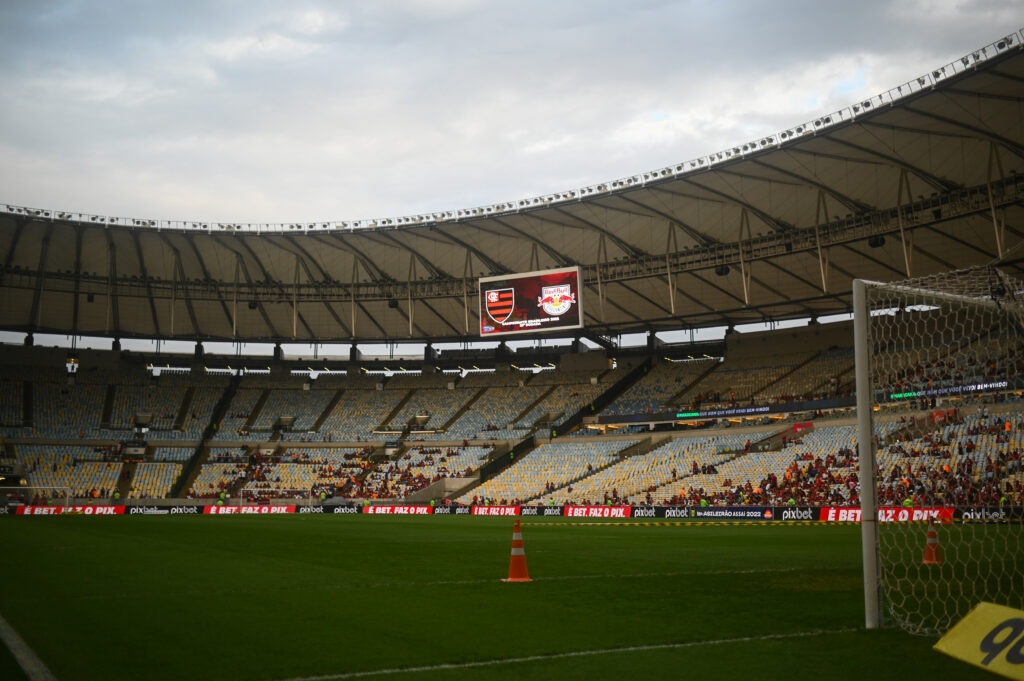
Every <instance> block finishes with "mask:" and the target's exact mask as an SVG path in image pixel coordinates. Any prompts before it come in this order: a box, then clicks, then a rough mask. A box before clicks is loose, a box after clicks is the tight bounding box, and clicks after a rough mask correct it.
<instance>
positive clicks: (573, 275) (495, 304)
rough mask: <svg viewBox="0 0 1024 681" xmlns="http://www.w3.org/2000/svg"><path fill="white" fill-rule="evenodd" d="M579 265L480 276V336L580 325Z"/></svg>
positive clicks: (581, 323) (556, 329)
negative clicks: (541, 270)
mask: <svg viewBox="0 0 1024 681" xmlns="http://www.w3.org/2000/svg"><path fill="white" fill-rule="evenodd" d="M582 283H583V277H582V275H581V273H580V268H579V267H562V268H559V269H557V270H544V271H543V272H524V273H523V274H505V275H501V276H499V277H481V278H480V335H481V336H507V335H509V334H515V333H536V332H538V331H561V330H564V329H579V328H582V327H583V301H582V299H581V297H580V293H581V288H582V286H581V284H582Z"/></svg>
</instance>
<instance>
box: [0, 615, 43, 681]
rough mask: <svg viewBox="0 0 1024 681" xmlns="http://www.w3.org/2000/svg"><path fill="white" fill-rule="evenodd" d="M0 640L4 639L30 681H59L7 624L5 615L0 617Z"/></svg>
mask: <svg viewBox="0 0 1024 681" xmlns="http://www.w3.org/2000/svg"><path fill="white" fill-rule="evenodd" d="M0 639H3V642H4V643H5V644H7V648H8V649H10V651H11V654H13V655H14V659H15V660H17V661H18V664H19V665H21V668H22V669H24V670H25V674H26V675H27V676H28V678H29V681H57V677H56V676H54V675H53V672H51V671H50V668H49V667H47V666H46V664H45V663H44V662H43V661H42V660H40V659H39V656H38V655H36V654H35V652H34V651H33V650H32V649H31V648H29V647H28V644H27V643H25V639H23V638H22V637H21V636H20V635H19V634H18V632H17V631H15V630H14V627H12V626H11V625H10V624H8V623H7V620H5V619H4V618H3V615H0Z"/></svg>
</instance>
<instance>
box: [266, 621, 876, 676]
mask: <svg viewBox="0 0 1024 681" xmlns="http://www.w3.org/2000/svg"><path fill="white" fill-rule="evenodd" d="M854 631H859V630H858V629H855V628H852V627H851V628H847V629H815V630H813V631H798V632H792V633H789V634H764V635H762V636H740V637H736V638H719V639H710V640H703V641H683V642H680V643H652V644H650V645H641V646H621V647H618V648H597V649H594V650H574V651H571V652H568V653H549V654H547V655H526V656H523V657H503V658H498V659H495V660H480V661H477V662H445V663H441V664H432V665H424V666H421V667H393V668H390V669H371V670H368V671H362V672H342V673H339V674H324V675H321V676H299V677H296V678H292V679H283V680H282V681H340V680H342V679H358V678H363V677H366V676H382V675H384V674H418V673H420V672H440V671H446V670H449V669H470V668H472V667H493V666H496V665H502V664H521V663H524V662H542V661H546V660H562V659H566V658H571V657H592V656H594V655H614V654H616V653H636V652H646V651H649V650H673V649H681V648H698V647H700V646H715V645H729V644H731V643H751V642H754V641H775V640H781V639H789V638H806V637H809V636H827V635H829V634H848V633H851V632H854Z"/></svg>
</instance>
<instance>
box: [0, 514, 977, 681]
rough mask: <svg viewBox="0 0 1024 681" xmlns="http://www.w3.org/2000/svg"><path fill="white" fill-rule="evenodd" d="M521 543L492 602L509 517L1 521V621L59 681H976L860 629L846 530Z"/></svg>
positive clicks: (625, 531)
mask: <svg viewBox="0 0 1024 681" xmlns="http://www.w3.org/2000/svg"><path fill="white" fill-rule="evenodd" d="M523 534H524V542H525V547H526V558H527V562H528V566H529V571H530V576H531V577H532V578H533V579H534V581H533V582H531V583H528V584H505V583H503V582H501V581H500V579H501V578H502V577H504V576H506V575H507V572H508V564H509V553H510V547H511V539H512V520H511V519H509V518H483V517H462V516H460V517H386V516H375V517H362V516H275V517H268V516H261V517H252V516H226V517H201V516H198V517H197V516H161V517H143V516H137V517H111V518H92V517H70V516H68V517H49V518H3V519H0V546H2V547H3V551H2V553H0V583H2V588H0V614H2V615H3V617H4V618H5V619H6V620H7V622H8V623H9V624H10V625H11V626H12V627H13V628H14V629H16V630H17V631H18V632H19V633H20V634H21V636H22V637H23V638H24V639H25V641H26V642H27V643H28V645H29V646H30V647H31V648H32V649H33V650H34V651H35V652H36V654H37V655H38V656H39V657H40V658H41V659H42V660H43V661H44V662H45V663H46V664H47V665H48V666H49V668H50V670H51V671H52V672H53V673H54V675H55V676H56V677H57V678H58V679H60V680H61V681H70V680H78V679H81V680H83V681H89V680H93V679H96V680H99V679H103V680H104V681H106V680H109V679H111V678H125V679H133V680H137V681H156V680H159V679H176V680H194V679H195V680H199V679H210V680H217V681H241V680H243V679H244V680H248V681H288V680H293V679H318V681H319V680H322V681H326V680H327V679H334V678H338V679H342V678H370V679H392V678H393V679H433V678H458V679H517V680H521V679H606V678H607V679H633V678H641V679H642V678H679V679H690V678H692V679H701V678H729V677H733V678H744V677H752V678H756V679H758V680H759V681H765V680H769V679H779V680H781V681H798V680H800V679H830V680H832V681H835V680H837V679H871V681H884V680H886V679H892V680H893V681H906V680H907V679H917V678H922V679H947V678H956V679H989V678H992V677H991V675H990V674H987V673H986V672H983V671H981V670H976V669H974V668H972V667H969V666H967V665H965V664H962V663H960V662H957V661H955V660H952V659H950V658H947V657H945V656H943V655H940V654H938V653H936V652H933V651H932V650H931V645H932V644H933V643H934V641H933V640H931V639H925V638H915V637H911V636H908V635H906V634H903V633H901V632H899V631H894V630H888V629H886V630H881V631H872V632H867V631H864V630H863V620H864V616H863V595H862V586H861V569H860V534H859V528H858V527H855V526H801V525H784V524H773V525H761V526H752V525H735V526H725V525H708V526H703V527H695V526H665V525H662V526H657V525H651V524H646V525H645V524H641V523H617V524H610V523H600V522H591V523H589V524H582V523H581V524H570V523H565V522H564V521H561V519H559V521H556V522H545V520H544V519H536V520H533V519H529V520H524V521H523ZM470 663H472V664H470ZM413 668H415V670H414V669H413ZM361 672H366V674H360V673H361ZM0 678H2V679H20V678H24V677H23V675H22V673H21V671H20V669H19V668H18V667H17V665H16V663H15V662H14V659H13V657H12V656H11V655H10V653H9V652H8V651H6V650H3V649H2V647H0Z"/></svg>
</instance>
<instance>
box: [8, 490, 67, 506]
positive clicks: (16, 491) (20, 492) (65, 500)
mask: <svg viewBox="0 0 1024 681" xmlns="http://www.w3.org/2000/svg"><path fill="white" fill-rule="evenodd" d="M43 490H64V494H63V497H53V498H54V499H57V498H63V504H62V505H63V506H64V507H68V506H70V505H71V499H72V496H71V488H70V487H58V486H55V485H10V486H7V487H0V496H4V495H6V496H8V497H9V496H11V494H24V495H26V496H29V495H32V492H34V491H43ZM32 496H34V495H32ZM50 498H51V497H47V499H50ZM26 505H28V504H26Z"/></svg>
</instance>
